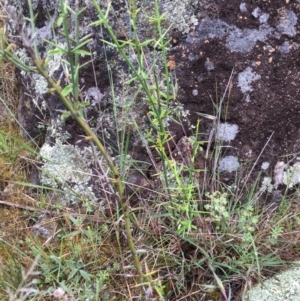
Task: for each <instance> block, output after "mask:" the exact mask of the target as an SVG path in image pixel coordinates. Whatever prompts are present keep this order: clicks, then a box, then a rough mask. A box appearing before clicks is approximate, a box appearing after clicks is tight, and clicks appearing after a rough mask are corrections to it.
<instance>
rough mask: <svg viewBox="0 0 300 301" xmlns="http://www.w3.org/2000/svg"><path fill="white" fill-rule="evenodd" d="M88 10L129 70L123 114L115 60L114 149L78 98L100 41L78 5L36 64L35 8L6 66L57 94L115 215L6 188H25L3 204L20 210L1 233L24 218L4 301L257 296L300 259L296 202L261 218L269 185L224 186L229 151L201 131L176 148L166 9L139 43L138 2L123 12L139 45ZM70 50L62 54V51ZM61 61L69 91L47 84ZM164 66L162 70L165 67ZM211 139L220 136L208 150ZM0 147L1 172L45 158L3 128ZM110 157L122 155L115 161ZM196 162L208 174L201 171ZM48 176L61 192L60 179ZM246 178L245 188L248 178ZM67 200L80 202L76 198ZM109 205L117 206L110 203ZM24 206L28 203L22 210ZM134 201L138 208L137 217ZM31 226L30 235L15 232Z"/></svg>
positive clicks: (61, 20) (2, 248) (4, 278)
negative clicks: (134, 146) (292, 247)
mask: <svg viewBox="0 0 300 301" xmlns="http://www.w3.org/2000/svg"><path fill="white" fill-rule="evenodd" d="M89 4H90V5H93V8H94V10H95V11H96V12H97V15H98V19H97V20H96V21H94V22H92V23H91V24H89V27H90V28H98V29H99V30H100V31H101V32H105V35H103V43H104V44H105V45H106V46H107V47H111V48H112V49H114V50H116V51H117V53H118V55H119V57H120V58H121V59H122V62H123V63H125V64H126V66H127V70H128V74H127V77H126V80H124V81H123V83H122V87H123V90H124V93H123V95H122V101H121V103H122V108H121V110H120V106H119V100H118V96H117V95H116V93H115V87H116V83H115V82H114V79H113V76H112V74H111V69H110V61H109V60H108V58H107V60H106V64H107V69H108V74H109V75H110V76H109V79H110V88H111V91H110V96H111V105H112V111H113V114H112V116H113V119H114V124H115V128H116V133H115V136H114V137H115V139H116V141H113V143H112V142H111V141H106V140H105V137H106V136H105V133H104V132H105V130H104V129H103V136H102V137H100V135H98V134H97V131H96V130H95V128H93V127H92V126H91V125H90V123H89V120H88V118H87V114H86V112H87V108H88V107H89V106H91V104H90V103H89V102H88V101H86V100H85V99H84V97H83V96H82V93H81V89H82V86H81V81H80V76H81V71H82V70H83V68H85V67H86V66H87V65H88V64H90V65H91V69H92V61H93V60H91V61H88V62H87V63H82V61H81V60H80V58H81V56H88V57H92V53H91V52H90V51H89V48H88V43H89V42H90V41H91V36H90V35H84V36H80V31H79V28H80V18H81V17H82V15H83V13H84V11H85V8H84V7H83V8H80V7H79V1H75V5H74V6H71V5H69V4H68V2H67V1H63V0H61V1H60V15H59V17H58V18H57V20H56V26H57V27H58V28H60V30H59V31H58V32H59V34H60V35H61V36H56V37H55V39H54V40H53V41H48V42H47V43H48V45H50V46H51V47H52V49H51V50H50V51H48V53H47V57H45V58H42V57H41V54H40V52H39V48H38V45H37V43H36V42H37V41H36V39H35V30H36V29H35V15H34V12H33V8H32V3H31V1H28V7H29V12H30V18H29V19H28V20H27V21H28V22H29V23H30V24H31V28H32V33H31V35H30V36H28V35H27V33H26V32H25V31H24V29H23V27H22V26H19V27H18V26H17V34H18V37H17V38H18V39H17V40H16V39H14V37H12V36H10V35H9V34H8V36H5V35H4V34H2V45H1V50H0V56H1V60H2V61H1V63H5V64H11V65H10V68H14V67H13V66H15V67H17V68H19V69H21V70H22V71H25V72H29V73H30V74H39V75H40V76H42V77H43V78H44V80H46V82H47V85H48V93H55V94H56V95H57V96H58V97H59V99H60V101H61V102H62V103H63V104H64V106H65V108H66V110H64V111H62V112H61V116H60V118H61V119H63V120H67V119H73V120H75V121H76V122H77V124H78V125H79V126H80V128H81V130H82V131H83V132H84V135H83V139H84V140H85V141H88V142H90V144H91V147H92V149H93V151H94V152H93V154H94V155H93V161H94V162H96V163H95V165H94V168H95V169H96V170H97V176H99V178H100V179H101V181H102V182H101V181H100V182H99V183H100V184H99V189H102V190H103V191H105V193H106V197H107V198H106V201H107V203H108V204H109V205H108V206H107V207H106V210H103V209H102V208H101V207H100V206H99V204H97V203H89V200H86V198H83V197H82V199H85V200H84V201H83V203H84V202H86V205H85V206H82V208H85V210H86V211H84V212H82V210H80V209H82V208H80V209H78V208H75V209H74V208H70V207H68V206H64V205H62V204H59V202H52V200H53V199H55V198H57V196H58V195H59V194H58V193H60V192H61V190H60V189H59V188H53V187H43V186H42V185H38V184H30V183H29V179H28V178H27V182H26V179H25V180H24V179H19V178H17V179H16V178H13V177H12V178H11V179H8V178H4V177H2V178H1V179H0V180H1V181H2V182H3V184H2V183H1V185H3V188H5V187H7V186H8V185H7V184H8V183H10V182H14V183H15V184H18V186H17V187H19V188H15V189H16V190H15V192H16V191H17V192H18V193H17V194H16V195H17V197H16V196H14V197H10V196H9V198H8V199H7V201H2V202H1V205H3V206H9V208H11V210H15V211H10V210H9V211H6V212H7V216H8V217H6V219H5V218H3V220H4V223H5V225H9V226H10V231H12V230H11V228H12V223H11V221H10V223H9V219H10V216H14V217H15V221H14V222H16V225H17V227H14V231H16V232H13V234H14V236H15V237H14V238H12V237H10V234H9V233H8V234H4V235H3V236H2V237H0V259H1V261H3V267H2V268H1V269H0V294H1V298H2V299H3V300H5V299H7V300H52V299H60V300H200V299H201V300H220V299H222V300H241V298H242V295H243V293H244V291H245V290H246V289H247V288H248V287H249V286H250V285H251V284H252V283H255V282H257V281H259V280H261V279H262V277H263V276H264V275H269V271H270V270H271V268H274V270H275V269H276V268H279V267H281V266H282V265H283V264H285V262H286V261H288V260H290V259H291V258H288V257H287V256H285V255H284V253H285V250H286V248H287V246H289V244H290V243H291V241H293V238H292V234H293V231H294V230H295V227H296V226H298V224H299V212H298V211H299V209H297V210H298V211H297V210H296V209H295V210H294V213H293V214H289V213H288V212H289V211H290V209H291V208H292V207H293V201H292V199H291V201H289V198H288V197H287V195H285V196H284V200H283V201H282V202H281V204H280V206H279V207H276V210H277V211H276V210H269V209H268V210H267V209H265V208H264V207H263V206H261V205H259V202H258V200H263V197H264V196H265V195H267V193H268V187H270V185H269V186H268V187H267V186H266V185H265V186H264V185H263V184H262V185H260V182H262V183H265V182H264V181H260V179H259V177H258V178H257V180H256V181H253V183H252V184H248V183H247V184H244V183H242V184H241V179H240V178H238V177H239V176H240V177H242V176H241V175H240V174H239V173H236V180H235V183H234V185H232V186H228V185H225V184H224V183H223V182H222V181H221V179H222V177H221V175H220V172H219V170H218V164H219V160H220V157H221V146H222V144H221V142H218V143H219V144H216V147H215V150H214V152H213V153H211V154H209V147H208V148H207V150H205V149H204V148H203V147H204V145H206V146H207V145H209V146H210V145H211V143H212V141H201V140H199V136H200V135H199V133H200V131H201V121H200V120H199V121H198V123H197V124H196V125H194V132H193V135H192V136H191V137H187V138H186V140H185V144H184V146H185V152H184V153H182V152H181V151H180V150H178V149H175V150H176V151H174V150H173V149H172V145H174V141H173V136H172V133H171V132H170V131H169V124H170V123H171V122H176V123H177V124H179V125H181V126H182V127H183V128H184V124H183V122H182V118H184V117H186V116H183V113H182V111H180V112H181V113H180V112H178V111H179V110H178V108H181V107H180V104H179V103H178V100H177V92H178V86H177V83H176V71H174V70H173V68H171V65H170V62H169V61H168V45H169V40H168V39H167V37H168V30H165V31H164V29H163V24H164V22H165V15H164V14H161V12H160V9H159V8H160V5H159V4H160V3H159V1H158V0H155V1H153V11H152V15H150V16H149V24H150V25H151V26H153V28H155V32H154V33H153V37H152V38H150V39H148V40H141V39H140V36H139V23H138V20H139V19H138V16H139V15H138V14H139V9H138V8H137V7H136V2H135V1H134V0H130V1H129V3H127V5H128V12H127V15H128V17H129V20H130V22H129V23H130V24H129V27H130V28H125V26H124V28H122V29H123V30H124V32H127V31H128V30H130V32H131V36H130V37H129V36H126V35H125V38H123V39H119V38H118V35H117V33H116V32H115V28H114V27H113V26H112V24H111V15H113V13H112V12H113V8H112V4H111V2H110V1H108V2H107V4H106V5H104V4H99V3H98V2H97V1H94V0H91V1H90V2H89ZM8 13H10V17H11V18H12V19H13V20H14V22H16V23H17V24H19V23H20V22H21V21H23V19H21V18H22V16H21V15H18V14H17V13H16V12H15V11H13V10H12V9H11V11H10V12H8ZM18 22H19V23H18ZM72 22H74V24H75V26H74V27H75V29H76V30H75V36H74V37H70V36H69V34H68V33H69V31H70V24H71V23H72ZM19 25H20V24H19ZM104 36H105V38H104ZM62 40H63V41H64V44H61V43H60V41H62ZM14 45H17V46H18V47H20V48H23V49H25V50H26V51H27V53H28V55H29V57H30V59H31V61H30V62H31V63H30V64H28V63H27V64H26V63H24V62H23V61H22V60H21V59H20V58H19V57H18V56H17V55H16V52H15V50H14V49H15V48H14ZM149 48H150V49H155V50H157V52H155V53H156V54H155V55H156V56H157V57H156V59H153V58H151V59H149V56H150V54H151V53H150V52H149V51H148V50H149ZM104 49H105V48H104ZM56 55H59V56H61V57H62V64H63V69H64V73H65V75H66V74H67V75H68V78H69V83H68V84H67V85H65V86H62V81H61V78H60V77H59V78H55V77H54V76H53V75H50V74H49V68H48V66H47V62H48V60H49V58H50V57H52V56H56ZM159 62H160V65H159V66H160V67H157V65H158V64H159ZM157 69H159V72H158V71H157ZM2 81H3V82H4V78H2ZM6 85H7V84H6ZM4 86H5V85H3V87H4ZM4 92H5V91H4V90H3V91H1V93H2V95H1V99H2V102H3V103H4V104H5V105H6V107H7V108H10V110H11V112H14V114H16V112H15V108H14V105H12V104H11V103H9V101H8V97H7V94H5V93H4ZM225 94H226V93H225ZM141 99H142V100H143V101H144V103H145V105H146V107H147V114H146V116H147V127H142V126H140V125H139V122H138V120H139V119H138V118H131V116H132V115H131V114H132V112H133V111H134V107H135V105H137V103H138V101H140V100H141ZM223 99H224V96H223V98H222V99H221V100H218V101H219V103H220V104H222V102H223ZM174 106H175V109H174ZM221 106H222V105H220V106H216V112H217V114H216V116H215V117H214V116H213V120H214V125H215V128H214V131H216V127H217V125H218V122H219V120H220V116H221ZM12 117H14V116H12ZM211 118H212V116H211ZM12 119H13V118H12ZM15 119H16V118H15ZM131 133H134V135H135V137H136V138H137V137H138V139H139V140H140V141H141V142H142V143H143V145H144V148H145V150H146V153H147V154H148V156H149V158H150V160H149V161H148V162H147V163H148V165H149V166H150V167H152V166H153V168H152V170H151V168H149V170H147V172H148V171H149V173H150V174H151V176H150V177H151V180H152V186H149V187H147V189H144V188H143V187H135V189H134V190H130V189H128V187H129V184H130V176H131V174H132V173H133V172H138V173H140V174H143V175H145V173H146V172H145V171H144V170H142V169H141V168H140V166H141V164H140V162H138V160H134V159H132V157H131V156H130V141H131V140H130V139H131V137H130V134H131ZM214 137H215V135H214V134H212V136H211V137H210V139H211V140H212V139H215V138H214ZM32 138H33V137H31V138H30V139H32ZM0 143H1V147H0V164H2V163H1V160H4V161H5V162H4V163H3V165H5V164H13V163H14V164H17V163H18V162H19V164H20V165H22V164H24V160H23V161H22V160H21V161H18V159H20V158H21V157H23V159H24V156H23V154H22V153H21V152H20V148H22V150H24V149H26V151H27V152H29V153H31V154H34V155H32V158H35V159H31V160H29V157H30V156H27V157H26V159H27V160H25V161H26V164H27V163H28V164H29V163H31V164H32V165H33V163H36V160H37V158H36V157H34V156H35V155H36V154H37V153H38V151H39V150H38V149H37V150H36V149H35V146H34V148H33V146H32V147H30V146H29V145H30V143H31V144H33V143H32V141H31V142H30V140H29V142H27V143H26V142H23V140H22V139H21V138H20V139H16V137H12V136H10V135H9V134H8V133H7V132H5V131H4V130H2V129H1V130H0ZM175 144H176V143H175ZM173 148H174V147H173ZM114 152H115V153H117V156H116V157H115V158H114V159H112V156H111V154H112V153H114ZM199 155H200V157H201V158H202V159H203V160H202V161H203V164H202V165H201V164H198V165H197V161H199V160H200V159H199ZM149 162H151V164H150V163H149ZM208 163H210V164H208ZM49 164H51V162H49ZM249 164H251V162H250V163H249ZM29 165H30V164H29ZM209 166H210V167H209ZM245 166H246V164H245ZM36 168H39V165H38V164H36ZM28 175H29V172H28V174H27V176H28ZM48 176H50V177H51V176H52V180H53V181H56V182H57V183H58V182H59V180H58V179H57V178H58V177H55V176H54V175H48ZM91 176H92V175H91ZM93 176H94V175H93ZM100 176H101V177H100ZM243 178H246V179H248V177H247V176H246V177H245V175H243ZM61 182H62V181H61V180H60V183H59V184H62V183H61ZM234 186H235V187H234ZM249 186H250V187H249ZM24 187H26V188H24ZM62 187H63V188H65V187H66V186H62ZM22 189H23V190H22ZM139 189H140V190H139ZM45 191H46V192H47V193H46V192H45ZM70 191H71V192H72V193H73V194H74V191H72V189H71V188H70ZM128 191H129V192H128ZM132 191H133V192H132ZM144 191H147V193H145V192H144ZM270 192H271V191H269V193H270ZM22 193H23V194H22ZM64 193H67V192H66V190H64ZM77 194H78V193H77ZM111 195H113V198H111V197H108V196H111ZM25 196H26V200H27V201H26V202H21V201H20V199H21V198H22V199H25ZM145 196H146V197H145ZM79 197H80V196H79ZM133 199H134V200H136V199H138V201H137V202H136V203H135V204H132V202H131V201H132V200H133ZM29 200H30V201H31V203H30V204H28V202H29ZM112 200H113V201H112ZM22 216H25V217H26V219H27V220H28V221H29V222H28V221H27V223H25V224H24V223H21V222H20V223H19V222H18V221H19V219H22ZM41 216H42V217H43V219H41ZM41 220H42V222H40V221H41ZM19 226H20V229H26V235H25V237H24V234H22V235H21V234H20V233H19V232H18V229H19ZM37 232H38V234H39V235H36V234H37ZM43 235H44V237H41V236H43ZM10 248H11V249H12V250H13V253H11V254H9V252H8V250H9V249H10ZM25 271H27V272H25ZM8 279H14V281H9V280H8Z"/></svg>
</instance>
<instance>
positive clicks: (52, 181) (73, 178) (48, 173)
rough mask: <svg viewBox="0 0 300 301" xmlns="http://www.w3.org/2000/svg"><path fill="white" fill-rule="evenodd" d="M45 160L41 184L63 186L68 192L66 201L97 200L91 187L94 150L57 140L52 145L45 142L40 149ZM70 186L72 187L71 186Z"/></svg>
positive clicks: (54, 186)
mask: <svg viewBox="0 0 300 301" xmlns="http://www.w3.org/2000/svg"><path fill="white" fill-rule="evenodd" d="M40 155H41V156H42V159H43V161H44V165H43V167H42V174H41V178H40V181H41V184H42V185H46V186H50V187H53V188H59V187H62V188H63V190H64V191H65V192H66V195H65V201H68V202H70V201H71V202H76V201H78V200H79V199H81V198H84V199H88V200H89V201H95V200H96V197H95V195H94V193H93V189H92V187H90V184H89V183H90V180H91V174H92V172H91V168H90V166H91V163H92V162H93V161H92V150H91V149H90V148H89V147H85V148H83V149H80V148H79V147H77V146H72V145H66V144H62V143H61V142H60V141H59V140H57V142H56V144H55V145H53V146H51V145H49V144H47V143H46V144H44V145H43V147H42V148H41V150H40ZM69 187H70V188H69Z"/></svg>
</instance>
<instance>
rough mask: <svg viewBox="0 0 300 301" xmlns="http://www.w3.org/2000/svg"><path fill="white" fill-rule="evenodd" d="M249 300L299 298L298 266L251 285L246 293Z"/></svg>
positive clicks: (266, 300) (299, 272) (283, 300)
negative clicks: (253, 285)
mask: <svg viewBox="0 0 300 301" xmlns="http://www.w3.org/2000/svg"><path fill="white" fill-rule="evenodd" d="M245 300H249V301H296V300H300V268H299V267H297V268H293V269H290V270H288V271H286V272H283V273H281V274H278V275H276V276H274V277H272V278H271V279H269V280H267V281H265V282H263V283H262V284H259V285H257V286H255V287H253V288H252V289H251V290H249V291H248V292H247V293H246V299H245Z"/></svg>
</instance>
